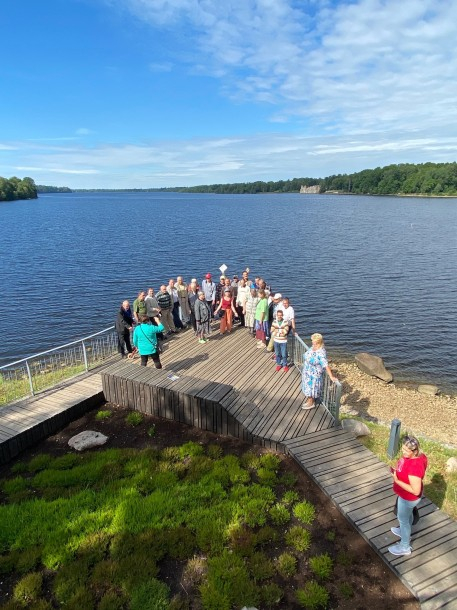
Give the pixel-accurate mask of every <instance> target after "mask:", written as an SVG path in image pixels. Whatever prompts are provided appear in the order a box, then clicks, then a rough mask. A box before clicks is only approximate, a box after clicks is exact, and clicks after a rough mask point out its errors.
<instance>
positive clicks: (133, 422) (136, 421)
mask: <svg viewBox="0 0 457 610" xmlns="http://www.w3.org/2000/svg"><path fill="white" fill-rule="evenodd" d="M125 423H126V424H128V425H129V426H139V425H140V424H141V423H143V416H142V414H141V413H138V411H132V412H131V413H129V414H128V415H127V417H126V418H125Z"/></svg>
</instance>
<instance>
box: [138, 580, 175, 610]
mask: <svg viewBox="0 0 457 610" xmlns="http://www.w3.org/2000/svg"><path fill="white" fill-rule="evenodd" d="M168 598H169V589H168V587H167V585H166V584H165V583H163V582H160V581H159V580H157V579H155V578H152V579H151V580H150V581H149V582H148V583H146V584H142V585H141V586H139V587H138V588H137V589H135V590H134V591H133V592H132V598H131V601H130V608H131V610H168V603H169V600H168Z"/></svg>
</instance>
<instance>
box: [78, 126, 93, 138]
mask: <svg viewBox="0 0 457 610" xmlns="http://www.w3.org/2000/svg"><path fill="white" fill-rule="evenodd" d="M91 133H92V130H91V129H87V127H79V129H77V130H76V135H77V136H87V135H89V134H91Z"/></svg>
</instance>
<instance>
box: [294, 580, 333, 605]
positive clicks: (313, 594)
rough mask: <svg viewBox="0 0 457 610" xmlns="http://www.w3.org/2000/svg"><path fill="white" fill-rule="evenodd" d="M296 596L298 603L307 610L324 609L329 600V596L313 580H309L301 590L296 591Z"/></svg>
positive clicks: (323, 588)
mask: <svg viewBox="0 0 457 610" xmlns="http://www.w3.org/2000/svg"><path fill="white" fill-rule="evenodd" d="M296 595H297V600H298V603H299V604H300V605H302V606H303V608H306V609H307V610H315V609H316V608H325V607H326V606H327V603H328V598H329V594H328V592H327V590H326V589H325V587H323V586H322V585H320V584H319V583H317V582H316V581H315V580H310V581H309V582H307V583H306V584H305V586H304V587H303V589H298V590H297V593H296Z"/></svg>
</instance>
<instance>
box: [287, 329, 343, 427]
mask: <svg viewBox="0 0 457 610" xmlns="http://www.w3.org/2000/svg"><path fill="white" fill-rule="evenodd" d="M287 344H288V345H287V350H288V352H289V357H290V359H291V361H292V362H293V364H294V366H295V367H296V368H297V369H298V370H299V371H300V373H301V372H302V370H303V358H304V355H305V352H306V351H307V350H308V349H309V346H308V345H307V344H306V343H305V342H304V341H303V339H301V338H300V337H299V336H298V335H297V334H290V335H289V338H288V341H287ZM341 392H342V386H341V383H340V382H339V381H338V380H337V381H331V379H330V377H329V376H328V373H327V371H324V373H323V383H322V395H321V397H320V403H321V405H323V406H324V407H325V408H326V409H327V410H328V411H329V412H330V413H331V414H332V415H333V417H334V418H335V421H336V422H338V421H339V416H340V403H341Z"/></svg>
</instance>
